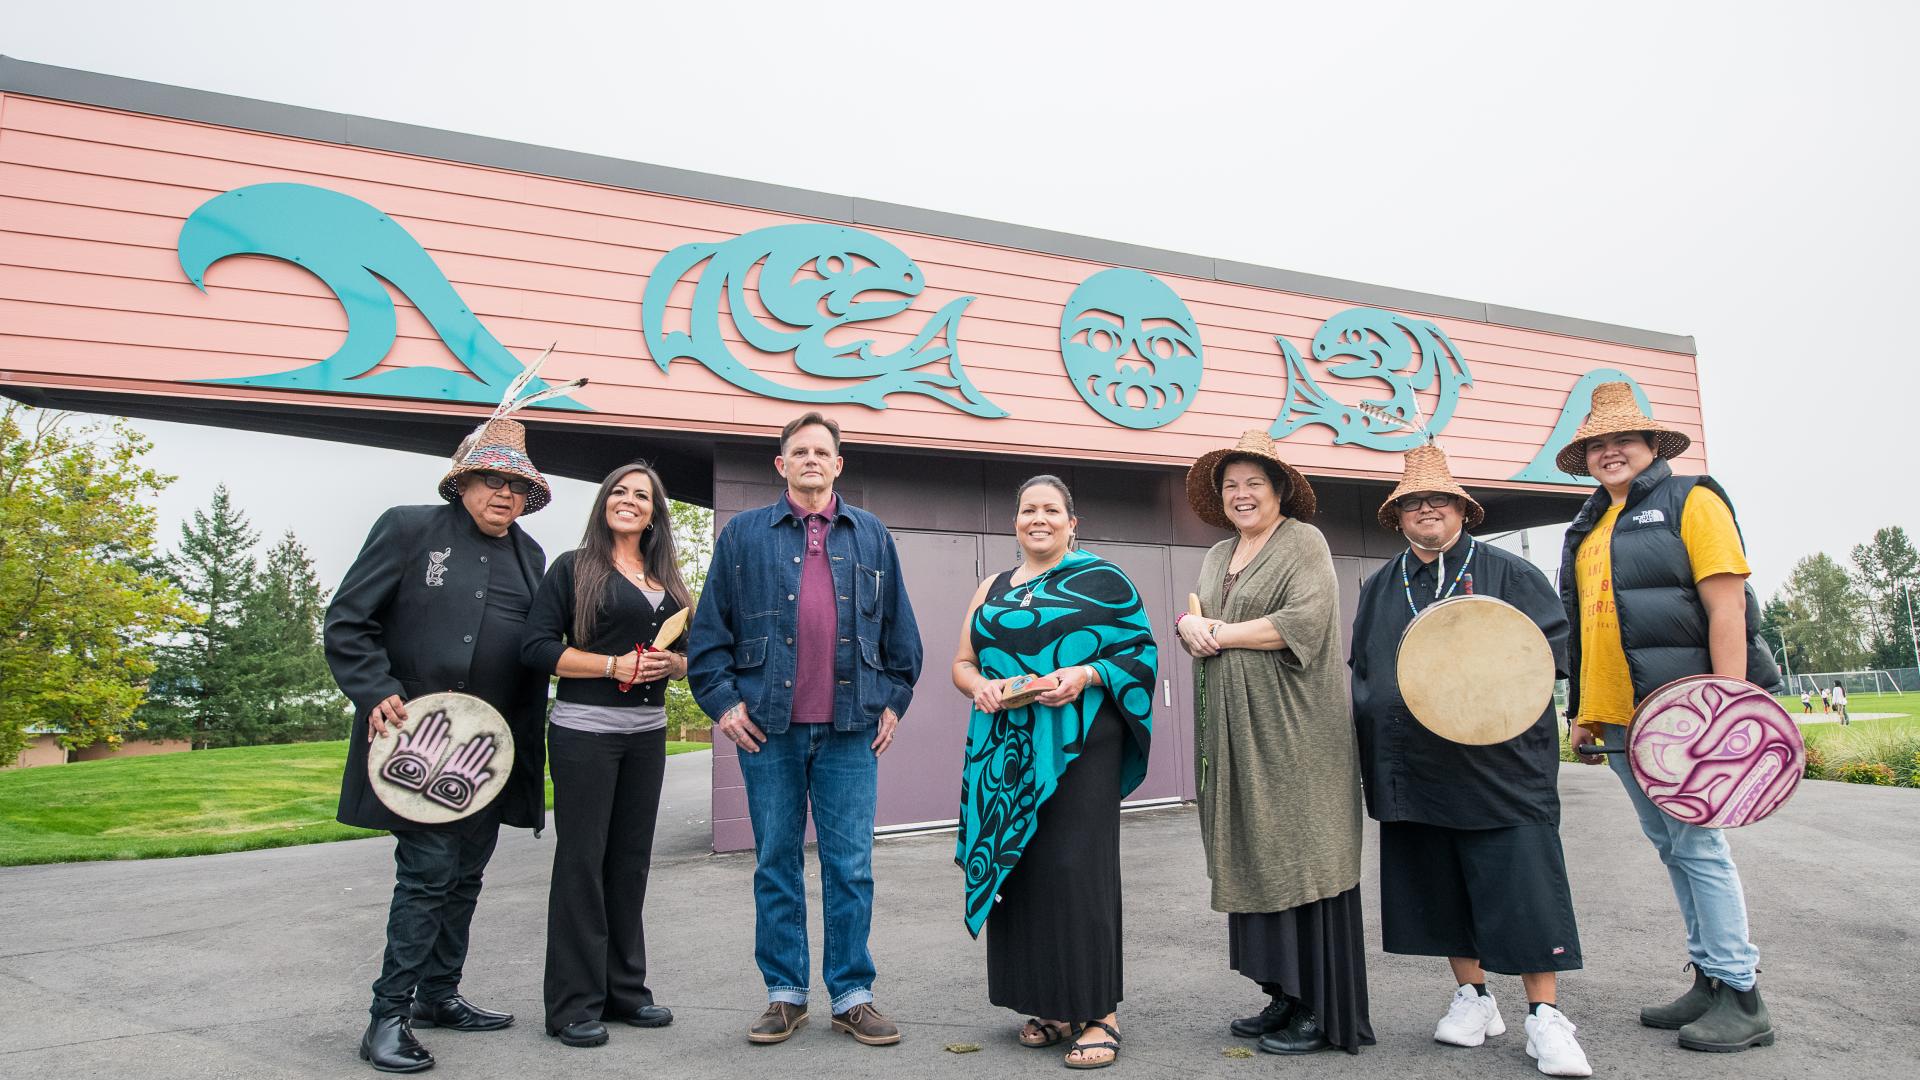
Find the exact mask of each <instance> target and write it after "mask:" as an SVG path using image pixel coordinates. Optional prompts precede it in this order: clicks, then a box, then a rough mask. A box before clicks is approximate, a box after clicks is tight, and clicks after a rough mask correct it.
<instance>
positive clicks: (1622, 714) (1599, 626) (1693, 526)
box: [1573, 487, 1750, 727]
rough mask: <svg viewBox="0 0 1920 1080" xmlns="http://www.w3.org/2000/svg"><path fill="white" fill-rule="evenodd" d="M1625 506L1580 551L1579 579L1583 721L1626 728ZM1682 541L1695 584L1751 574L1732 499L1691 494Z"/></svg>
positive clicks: (1699, 491) (1629, 706)
mask: <svg viewBox="0 0 1920 1080" xmlns="http://www.w3.org/2000/svg"><path fill="white" fill-rule="evenodd" d="M1619 520H1620V505H1619V504H1616V505H1614V506H1610V507H1608V508H1607V510H1606V512H1605V513H1603V514H1601V515H1600V520H1599V521H1598V522H1597V523H1596V524H1595V525H1594V527H1593V531H1592V532H1590V533H1588V534H1587V538H1586V539H1585V540H1582V541H1581V542H1580V550H1579V551H1577V552H1575V553H1574V557H1573V575H1574V580H1575V586H1576V589H1577V592H1576V595H1577V596H1578V598H1579V601H1580V717H1579V720H1580V722H1581V723H1582V724H1585V725H1587V726H1589V727H1591V726H1593V725H1595V724H1621V725H1625V724H1627V723H1629V722H1631V721H1632V720H1633V707H1634V704H1635V702H1634V700H1633V676H1632V675H1631V674H1630V673H1629V672H1628V670H1627V654H1626V651H1625V650H1624V649H1622V648H1621V647H1620V616H1619V614H1618V613H1617V612H1616V611H1615V610H1614V606H1613V527H1614V525H1615V524H1616V523H1618V522H1619ZM1680 542H1681V543H1683V544H1685V545H1686V546H1687V561H1688V563H1689V564H1690V565H1691V568H1692V572H1693V580H1694V581H1695V582H1700V581H1703V580H1705V579H1707V578H1710V577H1712V576H1713V575H1715V574H1739V575H1740V576H1741V577H1746V576H1747V574H1748V573H1749V572H1750V571H1749V568H1748V566H1747V556H1746V552H1745V551H1743V550H1742V549H1741V547H1740V530H1739V529H1737V528H1735V527H1734V524H1733V511H1732V510H1730V509H1728V508H1727V504H1726V501H1725V500H1723V499H1721V498H1720V496H1718V495H1715V494H1714V493H1713V492H1712V491H1710V490H1708V489H1707V488H1704V487H1696V488H1694V489H1693V490H1692V491H1691V492H1689V493H1688V494H1687V504H1686V507H1685V509H1683V510H1682V511H1681V512H1680Z"/></svg>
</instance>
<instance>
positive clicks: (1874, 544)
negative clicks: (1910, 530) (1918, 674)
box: [1853, 525, 1920, 668]
mask: <svg viewBox="0 0 1920 1080" xmlns="http://www.w3.org/2000/svg"><path fill="white" fill-rule="evenodd" d="M1853 580H1854V584H1855V585H1856V586H1857V587H1858V589H1859V591H1860V594H1861V596H1862V597H1863V598H1864V600H1865V610H1866V614H1867V620H1866V621H1867V633H1868V641H1867V649H1868V652H1869V653H1870V654H1871V655H1870V657H1869V660H1868V662H1869V663H1870V664H1872V666H1874V667H1877V668H1897V667H1914V666H1916V665H1920V660H1917V659H1916V658H1915V657H1914V652H1913V635H1912V623H1911V618H1910V616H1909V610H1910V609H1909V607H1908V592H1907V591H1908V589H1912V590H1913V591H1914V592H1920V551H1915V550H1914V547H1913V542H1912V541H1911V540H1909V539H1907V530H1905V529H1903V528H1901V527H1900V526H1898V525H1892V526H1889V527H1887V528H1884V529H1881V530H1879V531H1878V532H1876V533H1874V534H1873V539H1872V540H1870V541H1868V542H1867V543H1864V544H1861V545H1859V546H1858V547H1855V548H1854V549H1853ZM1914 599H1915V601H1916V602H1920V597H1915V598H1914Z"/></svg>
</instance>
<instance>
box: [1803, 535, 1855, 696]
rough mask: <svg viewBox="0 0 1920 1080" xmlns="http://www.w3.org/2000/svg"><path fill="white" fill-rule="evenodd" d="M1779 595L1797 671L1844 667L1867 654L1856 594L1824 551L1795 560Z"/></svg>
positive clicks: (1844, 575)
mask: <svg viewBox="0 0 1920 1080" xmlns="http://www.w3.org/2000/svg"><path fill="white" fill-rule="evenodd" d="M1783 597H1784V600H1785V603H1786V609H1787V618H1786V623H1785V630H1786V633H1787V637H1788V638H1789V639H1790V640H1791V642H1792V644H1793V647H1794V650H1795V652H1794V655H1795V658H1796V660H1798V659H1799V658H1802V657H1804V658H1805V659H1804V663H1796V664H1795V665H1794V670H1795V671H1796V672H1801V671H1807V672H1814V671H1847V670H1852V669H1855V668H1858V667H1860V666H1861V665H1862V664H1863V663H1865V661H1866V659H1867V655H1866V650H1865V648H1864V647H1863V646H1862V642H1863V640H1864V635H1863V634H1862V633H1861V626H1860V609H1861V598H1860V594H1859V593H1858V592H1857V591H1856V590H1855V589H1854V586H1853V581H1852V580H1851V579H1850V578H1848V577H1847V572H1846V570H1845V569H1843V568H1842V567H1841V566H1840V564H1839V563H1837V562H1834V561H1833V559H1831V558H1829V557H1828V556H1827V554H1826V553H1825V552H1820V553H1816V554H1813V555H1809V556H1807V557H1806V558H1804V559H1801V560H1800V561H1799V562H1797V563H1795V564H1794V566H1793V573H1792V575H1790V576H1789V577H1788V578H1787V585H1786V589H1785V592H1784V593H1783Z"/></svg>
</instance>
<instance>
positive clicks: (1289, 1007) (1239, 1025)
mask: <svg viewBox="0 0 1920 1080" xmlns="http://www.w3.org/2000/svg"><path fill="white" fill-rule="evenodd" d="M1292 1018H1293V999H1292V998H1284V997H1277V998H1274V999H1273V1000H1272V1001H1269V1002H1268V1003H1267V1007H1266V1008H1264V1009H1261V1010H1260V1015H1258V1016H1243V1017H1241V1018H1240V1019H1238V1020H1235V1021H1234V1022H1233V1023H1231V1024H1228V1025H1227V1030H1228V1031H1231V1032H1233V1033H1234V1034H1235V1035H1238V1036H1239V1037H1241V1038H1243V1039H1257V1038H1259V1037H1260V1036H1262V1035H1269V1034H1272V1033H1273V1032H1276V1031H1279V1030H1280V1029H1282V1028H1284V1027H1286V1026H1287V1021H1288V1020H1291V1019H1292Z"/></svg>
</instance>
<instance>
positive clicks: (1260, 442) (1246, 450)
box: [1187, 428, 1316, 529]
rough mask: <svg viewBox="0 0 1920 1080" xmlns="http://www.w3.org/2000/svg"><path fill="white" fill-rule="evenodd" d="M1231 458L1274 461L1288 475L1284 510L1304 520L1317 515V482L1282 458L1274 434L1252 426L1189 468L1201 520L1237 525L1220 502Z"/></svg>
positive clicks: (1191, 499) (1190, 501) (1190, 492)
mask: <svg viewBox="0 0 1920 1080" xmlns="http://www.w3.org/2000/svg"><path fill="white" fill-rule="evenodd" d="M1231 458H1255V459H1258V460H1259V461H1261V462H1262V463H1263V464H1264V463H1266V462H1272V463H1273V465H1274V466H1276V467H1278V468H1279V470H1280V472H1281V473H1282V474H1283V475H1285V476H1286V478H1287V490H1286V493H1285V494H1286V497H1285V498H1284V499H1282V500H1281V503H1280V512H1281V513H1283V514H1285V515H1287V516H1288V517H1290V518H1299V519H1301V520H1302V521H1305V520H1307V519H1309V518H1311V517H1313V511H1314V507H1315V505H1316V502H1315V500H1314V497H1313V485H1312V484H1309V483H1307V478H1306V477H1305V476H1302V475H1301V474H1300V470H1299V469H1296V468H1294V467H1293V466H1291V465H1289V464H1287V463H1286V462H1284V461H1281V460H1280V454H1279V452H1278V451H1277V450H1275V449H1274V444H1273V436H1271V435H1269V434H1267V433H1266V432H1264V431H1262V430H1260V429H1259V428H1249V429H1248V430H1247V432H1246V433H1245V434H1243V435H1241V436H1240V441H1239V442H1237V443H1235V444H1233V445H1232V446H1229V447H1227V448H1225V449H1223V450H1209V451H1207V452H1206V453H1204V454H1202V455H1200V460H1198V461H1196V462H1194V463H1193V467H1192V468H1190V469H1188V470H1187V505H1188V506H1191V507H1193V512H1194V514H1195V515H1197V516H1198V517H1199V518H1200V520H1201V521H1204V522H1206V523H1207V524H1209V525H1211V526H1213V527H1214V528H1216V529H1232V528H1233V522H1231V521H1229V520H1227V511H1226V508H1225V507H1224V506H1222V505H1221V504H1220V471H1221V468H1222V467H1223V466H1224V465H1225V463H1226V462H1227V461H1228V460H1229V459H1231ZM1268 471H1272V470H1271V469H1269V470H1268Z"/></svg>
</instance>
